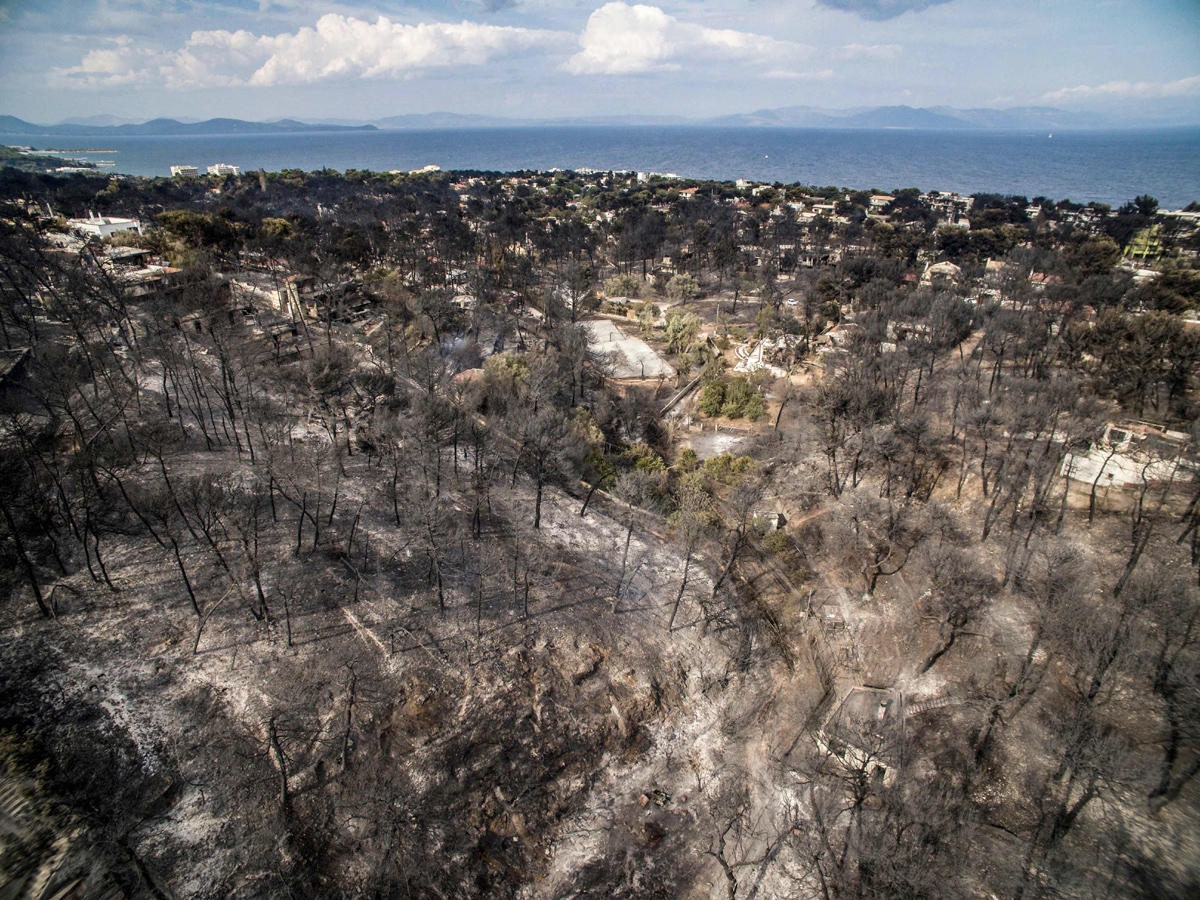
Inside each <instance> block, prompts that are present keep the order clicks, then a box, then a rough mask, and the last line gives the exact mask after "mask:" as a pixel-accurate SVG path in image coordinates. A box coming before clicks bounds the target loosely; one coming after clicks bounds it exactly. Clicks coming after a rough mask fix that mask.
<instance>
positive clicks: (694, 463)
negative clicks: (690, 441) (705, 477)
mask: <svg viewBox="0 0 1200 900" xmlns="http://www.w3.org/2000/svg"><path fill="white" fill-rule="evenodd" d="M675 465H676V466H678V467H679V471H681V472H695V471H696V470H697V469H698V468H700V457H698V456H697V455H696V451H695V450H693V449H692V448H691V447H688V448H687V449H686V450H684V451H682V452H681V453H680V454H679V461H678V462H676V463H675Z"/></svg>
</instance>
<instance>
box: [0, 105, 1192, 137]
mask: <svg viewBox="0 0 1200 900" xmlns="http://www.w3.org/2000/svg"><path fill="white" fill-rule="evenodd" d="M1182 124H1188V123H1184V122H1174V121H1129V120H1124V119H1122V120H1114V119H1110V118H1107V117H1105V116H1102V115H1099V114H1097V113H1089V112H1071V111H1068V110H1062V109H1054V108H1052V107H1048V106H1018V107H1013V108H1010V109H955V108H953V107H949V106H934V107H928V108H926V107H920V108H914V107H911V106H876V107H859V108H854V109H820V108H817V107H811V106H786V107H782V108H779V109H760V110H756V111H754V112H749V113H738V114H735V115H727V116H717V117H715V118H707V119H688V118H684V117H683V116H636V115H630V116H580V117H574V118H558V119H549V118H528V119H522V118H502V117H499V116H482V115H463V114H459V113H448V112H436V113H410V114H406V115H397V116H386V117H384V118H380V119H374V120H371V121H365V120H362V119H312V118H302V119H294V118H293V119H276V120H273V121H269V122H247V121H243V120H242V119H207V120H205V121H196V120H193V119H151V120H150V121H148V122H139V121H134V120H129V119H121V118H118V117H116V116H107V115H94V116H86V117H83V118H75V119H67V120H65V121H63V122H62V123H60V124H58V125H35V124H32V123H30V122H26V121H24V120H22V119H17V118H15V117H13V116H0V134H9V135H12V134H20V135H88V136H96V137H99V136H103V135H218V134H280V133H288V132H304V131H376V130H378V129H393V130H413V131H415V130H421V129H426V130H428V129H442V128H524V127H539V126H543V127H544V126H547V125H560V126H626V127H628V126H638V125H705V126H709V127H729V128H897V129H911V130H920V131H963V130H969V129H973V130H981V129H983V130H1006V131H1025V130H1037V131H1041V130H1056V129H1057V130H1061V131H1081V130H1096V129H1114V128H1139V127H1140V128H1144V127H1154V126H1156V125H1157V126H1172V125H1182Z"/></svg>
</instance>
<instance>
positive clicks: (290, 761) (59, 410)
mask: <svg viewBox="0 0 1200 900" xmlns="http://www.w3.org/2000/svg"><path fill="white" fill-rule="evenodd" d="M876 188H877V189H857V188H844V187H816V186H811V185H799V184H782V183H773V184H765V183H757V182H753V181H749V180H738V181H729V182H715V181H699V180H693V179H688V178H684V177H679V176H677V175H670V174H659V173H652V172H635V171H609V170H604V171H600V170H591V169H586V170H574V171H568V170H552V171H523V172H512V173H495V172H476V171H470V172H462V171H443V170H441V169H440V168H439V167H438V166H437V165H428V166H424V167H422V168H418V169H415V170H411V171H410V170H396V171H390V172H372V171H365V170H349V171H345V172H333V171H330V170H325V171H320V172H302V171H298V170H289V171H282V172H266V171H250V170H244V169H239V168H238V167H236V166H231V165H226V164H214V165H212V166H209V167H207V168H206V171H205V172H204V173H202V171H201V169H200V167H198V166H186V165H179V166H175V167H173V169H172V175H171V177H161V178H134V177H128V176H117V175H105V174H103V173H99V172H87V173H70V174H67V175H65V176H62V175H50V174H42V173H32V172H20V171H16V170H0V228H2V229H3V239H2V240H0V287H2V288H3V298H4V305H3V307H2V308H0V325H2V326H3V339H4V348H3V351H2V352H3V356H0V453H2V463H3V467H4V468H3V472H4V478H3V479H2V482H3V489H2V490H0V510H2V512H3V522H2V523H0V552H3V554H4V558H5V561H6V572H7V574H6V575H5V579H4V581H3V588H4V591H5V594H4V597H5V605H4V606H3V610H4V613H3V628H4V630H5V635H6V640H5V641H4V642H3V643H0V660H2V661H3V666H0V671H3V672H4V673H5V674H4V676H3V679H2V680H0V704H2V705H0V712H2V715H0V738H2V739H3V740H2V741H0V763H2V765H3V768H2V769H0V771H2V773H3V778H4V780H3V782H2V783H0V812H3V813H4V815H6V816H7V817H8V818H7V821H9V822H10V823H12V827H11V829H10V831H11V833H12V835H14V837H13V838H12V840H11V842H10V845H9V846H11V847H12V848H14V849H13V851H12V859H14V860H17V861H18V862H16V863H14V867H13V869H12V871H14V872H17V873H18V875H19V877H20V878H21V879H23V881H22V882H21V884H22V885H23V887H22V888H21V889H22V890H24V891H25V892H26V893H24V894H18V895H17V896H29V897H37V898H39V900H41V898H49V897H51V896H60V897H67V896H84V895H85V893H84V892H85V890H86V891H90V892H92V893H89V894H86V895H87V896H103V895H104V893H103V892H104V891H109V892H110V895H111V896H157V897H162V896H172V897H179V898H184V897H189V898H190V897H209V896H234V895H238V896H248V897H249V896H253V897H260V896H261V897H272V896H285V895H291V896H427V897H467V896H472V897H506V898H507V897H527V898H533V897H538V898H564V900H565V898H568V897H593V896H594V897H599V896H608V897H630V898H632V897H683V896H697V897H701V896H702V897H708V896H723V897H728V898H735V897H746V896H749V897H753V896H760V897H778V898H784V897H789V898H790V897H814V898H818V897H824V898H833V897H869V896H880V897H884V896H887V897H890V896H896V897H933V896H1025V897H1035V896H1102V895H1104V894H1105V891H1110V892H1111V895H1112V896H1142V894H1138V893H1137V885H1139V884H1145V883H1149V882H1151V881H1153V882H1154V883H1155V884H1158V885H1161V886H1162V889H1163V890H1164V891H1166V892H1167V893H1168V894H1170V893H1174V894H1175V895H1179V896H1182V895H1186V893H1187V889H1188V886H1189V885H1194V884H1196V883H1197V879H1198V878H1200V869H1198V866H1197V860H1198V859H1200V844H1198V843H1197V833H1196V830H1195V829H1194V827H1193V826H1194V822H1195V816H1196V811H1197V809H1198V808H1200V793H1198V790H1200V788H1198V780H1197V779H1196V775H1197V774H1198V773H1200V735H1198V734H1197V732H1196V730H1195V728H1194V724H1195V721H1196V714H1195V713H1196V710H1197V709H1200V680H1198V679H1197V674H1196V673H1197V671H1200V668H1198V667H1197V661H1198V660H1200V641H1198V640H1197V631H1196V628H1195V625H1196V623H1197V622H1200V593H1198V591H1197V587H1196V586H1197V579H1198V575H1197V573H1198V571H1200V570H1198V569H1197V568H1196V567H1197V560H1198V559H1200V554H1198V552H1197V551H1198V548H1200V529H1198V528H1197V525H1198V524H1200V514H1198V512H1197V498H1198V497H1200V493H1198V491H1200V452H1198V450H1200V445H1198V443H1197V442H1198V440H1200V432H1197V425H1196V423H1197V421H1198V419H1200V204H1198V203H1191V204H1189V205H1187V206H1184V207H1182V208H1180V209H1174V210H1165V209H1160V208H1159V206H1158V203H1157V201H1156V200H1155V199H1154V198H1153V197H1150V196H1147V195H1141V196H1137V197H1132V198H1130V199H1129V201H1128V202H1127V203H1124V204H1123V205H1120V206H1118V207H1115V208H1114V207H1111V206H1108V205H1105V204H1100V203H1077V202H1072V201H1070V200H1067V199H1052V198H1047V197H1033V198H1029V197H1019V196H1008V195H999V194H986V193H976V194H974V195H971V196H964V195H960V194H956V193H946V192H940V191H935V190H919V189H916V188H903V187H899V186H882V185H880V186H876ZM30 648H37V649H36V652H32V651H31V650H30ZM1096 848H1101V849H1103V851H1104V852H1105V853H1109V852H1111V853H1112V855H1113V858H1115V859H1117V860H1118V862H1117V863H1113V864H1111V865H1106V866H1098V865H1096V863H1095V852H1098V851H1097V850H1096ZM247 871H253V872H257V873H260V874H259V875H256V876H255V878H254V879H251V880H249V881H247V880H246V875H245V873H246V872H247ZM332 885H339V886H340V887H339V888H338V889H337V890H336V891H335V890H334V889H333V888H332V887H331V886H332ZM951 888H952V889H951ZM71 891H77V892H78V893H76V894H72V893H71ZM406 891H407V894H406Z"/></svg>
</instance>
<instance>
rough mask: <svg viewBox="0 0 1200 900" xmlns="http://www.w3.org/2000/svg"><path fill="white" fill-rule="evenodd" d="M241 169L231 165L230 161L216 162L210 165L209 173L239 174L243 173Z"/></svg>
mask: <svg viewBox="0 0 1200 900" xmlns="http://www.w3.org/2000/svg"><path fill="white" fill-rule="evenodd" d="M241 171H242V170H241V169H240V168H238V167H237V166H231V165H229V163H216V164H214V165H211V166H209V167H208V174H209V175H238V174H241Z"/></svg>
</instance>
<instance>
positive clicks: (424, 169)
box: [408, 166, 442, 175]
mask: <svg viewBox="0 0 1200 900" xmlns="http://www.w3.org/2000/svg"><path fill="white" fill-rule="evenodd" d="M440 171H442V167H441V166H421V168H419V169H409V170H408V174H409V175H424V174H426V173H427V172H440Z"/></svg>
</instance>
